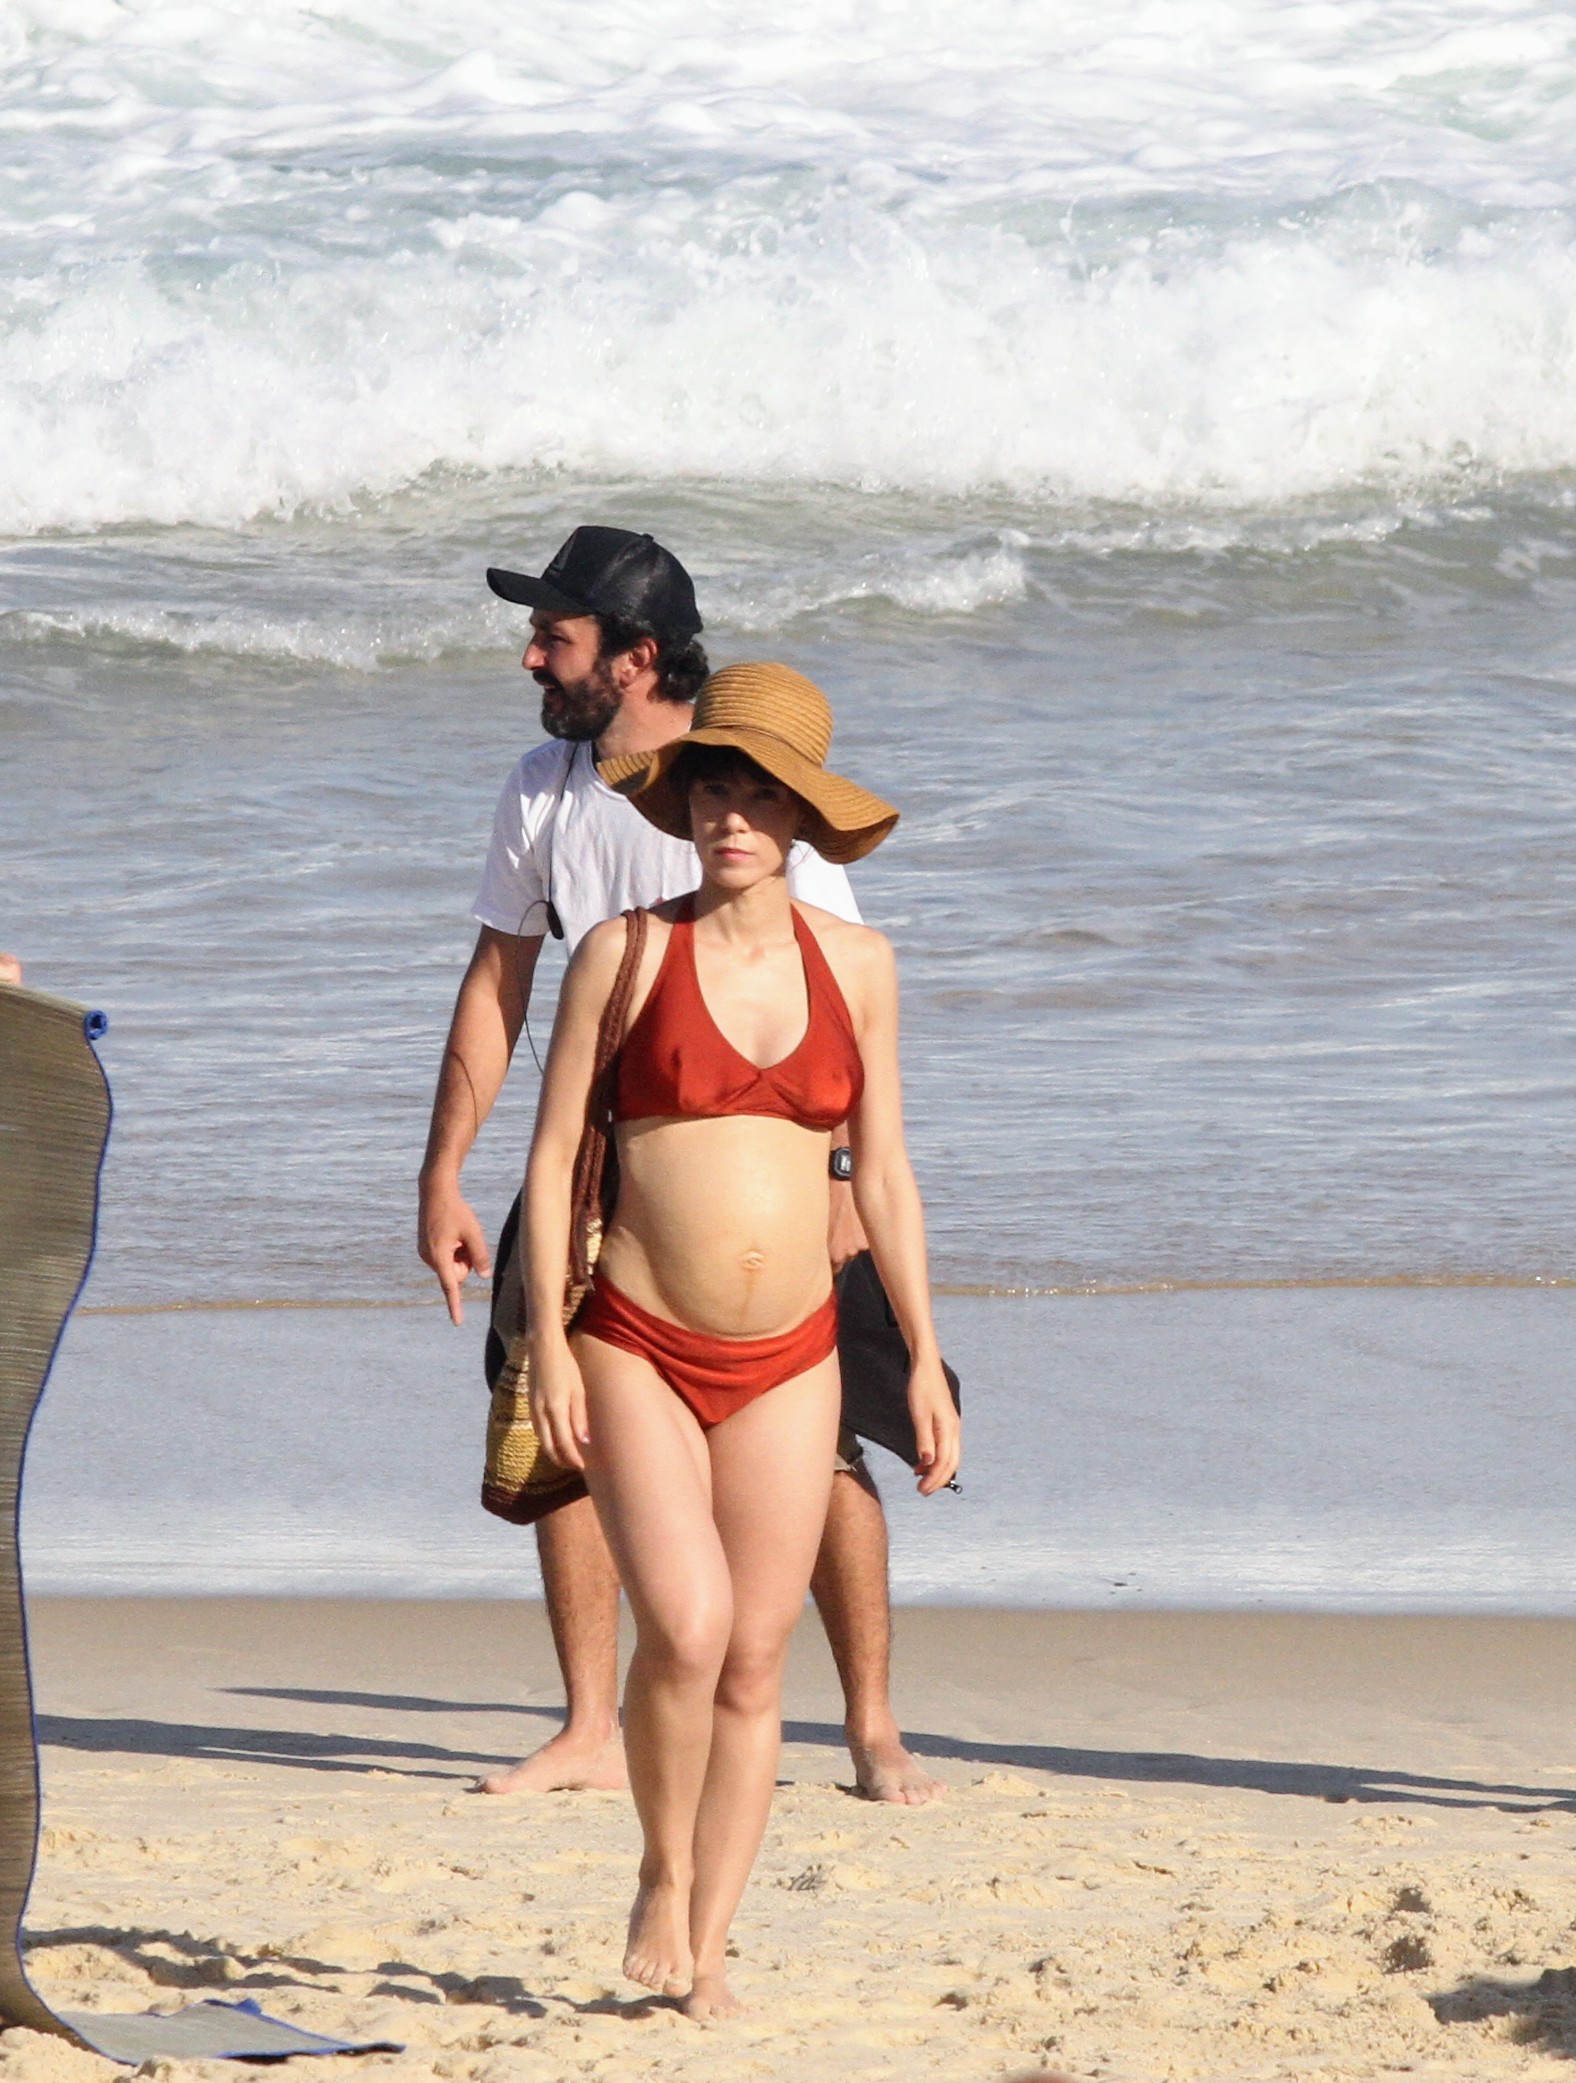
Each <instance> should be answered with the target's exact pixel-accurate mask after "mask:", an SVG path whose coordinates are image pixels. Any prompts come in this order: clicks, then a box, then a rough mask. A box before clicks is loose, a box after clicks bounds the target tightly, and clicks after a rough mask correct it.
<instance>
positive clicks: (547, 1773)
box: [475, 1729, 629, 1794]
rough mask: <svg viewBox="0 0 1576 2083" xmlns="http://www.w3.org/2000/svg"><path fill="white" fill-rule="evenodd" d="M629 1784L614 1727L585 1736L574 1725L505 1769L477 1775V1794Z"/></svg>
mask: <svg viewBox="0 0 1576 2083" xmlns="http://www.w3.org/2000/svg"><path fill="white" fill-rule="evenodd" d="M628 1784H629V1773H628V1771H627V1770H626V1769H625V1765H624V1737H623V1733H622V1731H620V1730H618V1729H615V1730H614V1731H613V1733H612V1735H611V1736H603V1737H602V1738H600V1740H598V1739H597V1738H595V1737H592V1738H587V1737H585V1736H583V1735H581V1734H580V1733H579V1732H578V1730H575V1729H560V1731H559V1732H558V1734H557V1735H556V1736H554V1737H552V1738H551V1739H550V1741H548V1742H546V1743H544V1744H543V1745H542V1747H541V1749H540V1750H533V1751H532V1753H531V1755H530V1756H529V1757H528V1758H522V1759H521V1760H520V1762H519V1764H518V1765H511V1766H510V1767H509V1769H508V1770H507V1771H506V1772H489V1773H488V1775H487V1777H486V1778H485V1779H478V1780H477V1782H476V1787H475V1791H476V1792H477V1793H478V1794H557V1793H565V1792H570V1791H575V1792H579V1791H580V1790H582V1789H584V1788H587V1787H605V1788H609V1789H618V1788H620V1787H626V1786H628Z"/></svg>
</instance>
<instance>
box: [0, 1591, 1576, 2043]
mask: <svg viewBox="0 0 1576 2083" xmlns="http://www.w3.org/2000/svg"><path fill="white" fill-rule="evenodd" d="M33 1618H34V1647H35V1658H36V1664H37V1676H38V1697H39V1710H40V1718H41V1733H42V1736H43V1740H44V1771H45V1782H46V1816H45V1820H46V1834H45V1840H44V1847H43V1852H42V1856H41V1861H40V1871H39V1876H38V1880H37V1883H36V1886H35V1891H34V1895H33V1899H32V1904H31V1909H30V1914H29V1918H28V1925H29V1931H30V1933H31V1939H32V1954H31V1958H32V1967H33V1972H34V1974H35V1976H36V1978H37V1980H38V1981H39V1983H40V1985H41V1986H42V1987H43V1988H44V1989H45V1990H46V1992H48V1993H49V1994H50V1995H51V1996H52V1997H53V1998H55V1999H57V2000H58V2001H60V2002H62V2003H68V2004H74V2005H78V2006H81V2007H83V2008H94V2009H102V2010H130V2009H142V2008H147V2007H158V2008H177V2007H179V2006H180V2005H181V2004H182V2003H185V2002H190V2001H193V2000H197V1999H199V1998H201V1997H202V1996H204V1995H220V1996H238V1995H241V1994H250V1995H252V1996H254V1997H256V1998H257V1999H258V2000H259V2001H260V2002H261V2003H262V2005H263V2007H264V2008H265V2009H267V2010H269V2011H271V2012H272V2013H274V2014H275V2015H277V2016H280V2017H284V2018H289V2019H294V2020H299V2021H300V2022H302V2023H304V2024H308V2025H311V2026H313V2027H315V2028H317V2029H318V2030H321V2031H324V2032H328V2033H333V2034H337V2035H343V2036H346V2037H358V2038H368V2039H370V2038H390V2039H396V2040H399V2041H402V2042H403V2043H405V2046H406V2048H407V2051H406V2052H405V2053H404V2054H403V2055H398V2056H390V2055H379V2056H371V2057H368V2058H367V2062H366V2066H367V2067H368V2069H369V2070H372V2069H375V2070H376V2071H377V2072H378V2073H379V2074H388V2075H390V2076H400V2077H406V2076H409V2077H417V2076H423V2077H425V2076H432V2075H437V2076H443V2077H454V2078H476V2079H480V2083H492V2079H497V2083H505V2079H508V2083H514V2079H519V2083H538V2079H539V2083H558V2079H560V2078H567V2077H582V2076H585V2077H626V2076H631V2075H640V2076H642V2077H646V2076H652V2077H656V2076H661V2077H672V2078H681V2079H684V2083H711V2079H717V2083H722V2079H727V2083H734V2079H737V2078H741V2077H761V2078H766V2079H776V2078H782V2079H787V2078H789V2077H793V2078H796V2079H797V2078H804V2077H815V2078H820V2077H825V2076H833V2075H836V2076H839V2077H847V2078H854V2077H870V2078H877V2077H882V2078H885V2077H892V2078H897V2077H903V2078H913V2077H935V2078H946V2079H959V2083H962V2079H965V2078H976V2077H977V2078H985V2079H1001V2078H1005V2077H1009V2076H1017V2075H1023V2074H1035V2073H1039V2072H1041V2071H1045V2070H1049V2071H1062V2072H1065V2073H1068V2074H1071V2075H1072V2076H1074V2077H1078V2078H1091V2079H1092V2078H1096V2077H1100V2078H1120V2079H1124V2083H1159V2079H1177V2083H1180V2079H1184V2078H1187V2079H1191V2078H1198V2079H1204V2078H1208V2079H1210V2083H1238V2079H1240V2083H1270V2079H1272V2078H1281V2077H1286V2078H1294V2077H1295V2078H1299V2079H1313V2078H1329V2079H1331V2083H1333V2079H1335V2078H1340V2079H1341V2083H1356V2079H1360V2078H1368V2077H1379V2076H1387V2075H1391V2074H1395V2073H1411V2074H1415V2075H1420V2076H1451V2077H1461V2078H1471V2079H1474V2083H1476V2079H1482V2078H1488V2077H1498V2076H1507V2077H1508V2076H1515V2077H1528V2078H1532V2077H1541V2076H1545V2075H1546V2076H1549V2077H1555V2076H1561V2075H1566V2074H1568V2073H1569V2068H1568V2063H1569V2060H1570V2058H1571V2056H1572V2055H1573V2054H1576V1928H1573V1926H1576V1873H1573V1869H1572V1860H1571V1851H1572V1840H1573V1838H1576V1749H1573V1739H1572V1737H1571V1735H1570V1728H1571V1720H1572V1710H1573V1708H1576V1654H1573V1652H1576V1623H1573V1622H1570V1621H1560V1620H1522V1621H1516V1620H1504V1619H1460V1620H1450V1619H1437V1618H1432V1619H1399V1618H1398V1619H1373V1618H1367V1619H1361V1620H1353V1619H1340V1618H1323V1617H1317V1616H1309V1615H1295V1616H1284V1615H1268V1614H1260V1615H1244V1614H1233V1615H1229V1616H1218V1615H1215V1616H1212V1615H1193V1614H1140V1613H1110V1614H1097V1615H1089V1614H1079V1613H1067V1612H1052V1613H1045V1612H1039V1613H1035V1612H1005V1611H978V1610H964V1609H950V1610H949V1609H935V1608H931V1609H907V1610H904V1611H902V1612H900V1614H899V1616H898V1624H899V1644H898V1694H899V1701H900V1705H901V1709H902V1711H903V1712H904V1714H905V1716H906V1719H907V1723H908V1726H909V1727H910V1728H911V1729H912V1730H913V1731H914V1732H915V1740H916V1743H917V1745H918V1747H920V1748H921V1749H923V1750H924V1752H925V1753H926V1755H927V1756H928V1757H930V1758H932V1759H934V1760H935V1763H936V1766H937V1769H938V1770H939V1771H940V1772H941V1773H942V1774H943V1775H944V1776H945V1777H946V1779H947V1780H948V1782H949V1784H950V1787H951V1794H950V1798H949V1799H948V1800H947V1801H946V1802H945V1803H943V1804H939V1805H937V1806H935V1807H933V1808H929V1809H925V1810H908V1811H901V1812H900V1811H896V1810H891V1809H880V1808H875V1807H872V1806H869V1805H868V1804H866V1803H864V1802H862V1801H860V1800H858V1799H857V1798H855V1797H854V1796H853V1795H852V1794H851V1793H850V1791H849V1788H848V1781H849V1771H848V1762H847V1758H846V1755H845V1753H844V1752H843V1751H842V1749H841V1747H840V1744H839V1741H838V1730H837V1726H836V1716H837V1711H838V1707H837V1692H836V1686H835V1681H834V1679H833V1675H832V1672H831V1668H830V1663H829V1660H828V1658H827V1656H826V1652H825V1648H824V1644H823V1643H822V1640H821V1637H820V1634H819V1631H818V1629H817V1628H816V1626H815V1624H814V1622H813V1621H807V1623H806V1624H805V1625H804V1626H803V1627H802V1628H801V1630H800V1633H799V1636H798V1639H797V1641H796V1644H795V1655H794V1661H793V1665H792V1670H791V1677H790V1686H789V1697H788V1714H789V1717H790V1719H789V1724H788V1737H789V1741H788V1744H787V1747H786V1750H785V1752H784V1758H783V1766H782V1772H781V1779H782V1785H781V1789H780V1792H779V1795H778V1799H777V1803H776V1807H775V1811H774V1814H773V1817H772V1821H771V1825H770V1828H769V1830H768V1833H767V1839H766V1845H765V1849H764V1851H763V1854H762V1857H761V1861H760V1864H759V1867H758V1869H757V1873H756V1877H755V1880H754V1883H753V1885H752V1887H751V1889H750V1892H749V1894H748V1895H747V1897H746V1899H745V1904H744V1908H743V1911H742V1914H741V1916H740V1919H739V1922H738V1924H737V1926H736V1935H737V1940H738V1946H739V1953H740V1959H739V1963H738V1970H737V1973H738V1982H739V1986H740V1988H741V1991H742V1993H743V1994H744V1995H745V1997H746V1999H747V2001H748V2002H749V2003H750V2004H751V2006H752V2015H751V2016H750V2017H749V2018H748V2019H747V2020H746V2021H744V2022H742V2023H738V2024H735V2025H730V2026H725V2027H721V2026H711V2027H702V2026H697V2025H694V2024H692V2023H690V2022H689V2021H688V2020H686V2019H684V2018H682V2017H680V2016H679V2015H678V2014H677V2013H676V2012H675V2011H674V2010H673V2009H672V2008H671V2007H670V2006H668V2005H665V2004H662V2003H659V2002H656V2001H652V2000H650V1999H647V1998H644V1997H643V1996H642V1995H641V1993H640V1992H639V1991H638V1990H636V1989H635V1988H633V1987H632V1986H631V1985H630V1984H628V1983H626V1982H624V1981H622V1980H621V1979H620V1976H619V1972H618V1966H619V1952H620V1946H619V1938H620V1932H621V1927H622V1915H623V1912H624V1909H625V1908H626V1906H627V1902H628V1898H629V1894H630V1890H631V1883H632V1875H633V1867H634V1858H635V1850H636V1842H637V1837H636V1829H635V1820H634V1816H633V1814H632V1812H631V1810H630V1807H629V1804H628V1802H627V1800H626V1799H625V1798H623V1797H622V1796H618V1795H609V1794H594V1795H585V1794H579V1795H560V1796H553V1797H546V1798H536V1799H517V1800H511V1801H492V1800H487V1799H483V1798H481V1797H478V1796H476V1795H474V1794H471V1793H470V1792H469V1791H468V1790H467V1789H468V1786H469V1783H470V1781H471V1779H472V1778H473V1776H474V1775H475V1774H476V1773H477V1772H478V1771H480V1770H483V1769H485V1768H486V1767H487V1766H489V1765H491V1764H493V1763H494V1762H495V1761H497V1760H499V1759H503V1758H509V1757H513V1756H515V1755H517V1754H519V1752H520V1751H521V1750H523V1749H525V1748H528V1747H529V1746H530V1745H531V1744H532V1743H533V1742H535V1741H536V1740H537V1739H538V1738H539V1737H540V1735H541V1734H542V1732H543V1731H544V1730H546V1729H547V1728H548V1727H549V1726H550V1725H551V1721H552V1716H553V1706H554V1701H555V1693H554V1674H553V1668H552V1661H551V1653H550V1648H549V1645H548V1642H547V1636H546V1629H545V1625H544V1622H543V1616H542V1613H541V1610H540V1608H538V1607H536V1606H533V1605H526V1604H509V1603H503V1602H488V1603H482V1602H476V1603H459V1602H455V1603H426V1604H418V1603H403V1604H402V1603H398V1602H394V1601H372V1600H368V1601H361V1602H354V1601H330V1600H318V1601H307V1600H303V1601H291V1600H283V1599H280V1600H241V1599H210V1600H182V1601H175V1600H170V1601H160V1600H153V1599H146V1600H136V1599H126V1600H116V1601H111V1600H103V1601H94V1600H69V1599H54V1600H40V1601H37V1602H36V1604H35V1607H34V1614H33ZM210 2067H211V2069H212V2073H213V2074H214V2076H215V2077H218V2076H221V2075H224V2076H233V2074H234V2070H233V2067H231V2066H230V2065H228V2064H223V2063H215V2064H188V2065H182V2068H181V2071H180V2072H181V2073H182V2074H183V2075H185V2074H191V2075H193V2076H197V2075H199V2074H204V2073H206V2072H207V2070H208V2068H210ZM319 2070H321V2072H322V2074H323V2075H324V2076H325V2077H327V2076H328V2075H330V2074H332V2075H334V2076H336V2077H339V2078H343V2077H344V2076H346V2075H347V2074H348V2073H349V2071H348V2070H347V2068H346V2065H345V2064H344V2063H343V2062H327V2061H324V2062H313V2061H307V2062H303V2063H298V2064H296V2065H295V2067H294V2071H293V2073H295V2074H296V2075H298V2076H299V2077H301V2079H302V2083H308V2079H309V2078H310V2076H312V2075H314V2074H316V2073H318V2071H319ZM158 2072H159V2073H163V2072H165V2069H164V2065H160V2066H159V2069H158ZM171 2072H173V2070H171ZM110 2073H112V2069H111V2065H110V2064H109V2063H107V2062H103V2061H100V2060H99V2059H98V2058H97V2057H96V2056H92V2055H88V2054H85V2053H81V2052H79V2051H77V2050H74V2049H72V2048H70V2047H67V2046H65V2045H63V2044H60V2043H57V2042H51V2041H49V2040H47V2039H43V2038H41V2037H38V2036H36V2035H32V2034H28V2033H23V2032H10V2033H6V2034H5V2035H4V2036H3V2038H0V2075H3V2076H5V2077H8V2078H9V2077H14V2078H18V2079H21V2078H30V2079H37V2083H67V2079H76V2078H83V2079H87V2078H90V2077H95V2076H99V2075H106V2076H107V2075H109V2074H110Z"/></svg>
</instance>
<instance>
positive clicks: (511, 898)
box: [472, 738, 859, 954]
mask: <svg viewBox="0 0 1576 2083" xmlns="http://www.w3.org/2000/svg"><path fill="white" fill-rule="evenodd" d="M699 881H700V863H699V861H698V860H697V859H696V855H695V849H694V847H693V846H692V845H691V844H690V842H689V841H688V840H687V839H670V838H669V837H668V835H667V833H666V832H659V831H658V830H657V828H656V826H655V825H654V824H651V823H650V822H649V821H648V820H647V819H646V818H644V817H642V816H641V814H640V812H639V811H638V810H637V809H636V808H635V806H634V804H633V803H631V802H630V801H629V800H628V799H627V798H626V797H624V796H621V795H618V794H616V793H615V792H614V790H612V789H610V788H609V787H608V785H607V783H606V782H605V781H604V780H603V779H602V777H601V775H600V774H598V772H597V770H596V754H595V752H594V750H593V748H592V747H591V746H590V745H587V744H566V743H564V742H563V741H562V740H560V739H556V738H549V739H548V740H547V742H546V743H545V744H542V745H538V746H536V747H534V748H533V749H532V750H531V751H530V752H528V753H526V754H525V756H524V758H523V759H522V760H521V761H520V763H519V765H518V766H517V767H516V768H515V770H514V772H513V773H512V774H511V775H510V776H509V778H508V780H507V781H506V782H505V783H504V786H503V794H502V795H501V796H500V797H499V798H498V809H497V813H496V815H495V816H494V818H493V829H492V843H491V844H490V845H489V847H488V849H487V866H486V867H485V868H484V869H483V871H482V886H481V889H480V891H479V892H478V893H477V897H476V904H475V908H474V911H473V913H472V916H473V917H474V918H475V919H477V920H478V921H479V922H480V924H482V925H484V926H491V927H493V928H494V929H495V931H497V932H499V933H518V934H520V935H522V936H526V935H533V934H538V933H545V932H546V931H547V930H548V927H547V900H548V898H549V896H551V898H552V901H553V905H554V907H555V909H556V910H557V912H558V917H559V920H560V922H561V923H562V925H563V929H564V944H565V947H566V949H567V951H568V952H569V953H570V954H573V953H574V951H575V948H576V947H577V946H578V945H579V943H580V941H581V940H582V939H584V937H585V935H586V934H587V933H589V932H590V930H591V928H592V927H593V926H595V925H598V924H600V922H601V921H602V920H603V919H610V918H616V917H617V915H618V914H619V913H620V912H621V911H628V910H629V909H630V907H631V906H632V905H637V904H660V903H662V902H663V900H664V899H665V898H668V897H682V896H683V895H684V893H685V891H686V890H692V889H694V888H695V887H696V885H697V884H698V883H699ZM788 887H789V889H790V890H791V891H792V892H793V894H794V896H796V897H798V898H799V899H801V901H802V902H804V903H806V904H818V905H820V907H821V908H822V910H823V911H830V912H835V913H836V915H837V916H838V918H842V919H851V920H853V921H854V922H855V923H856V924H857V923H858V920H859V907H858V905H857V904H856V903H855V902H854V893H853V891H852V890H851V889H850V888H849V885H848V877H847V875H846V874H845V873H844V871H843V870H842V869H841V868H838V867H835V866H834V865H833V864H832V862H830V861H827V860H823V859H822V858H821V856H820V854H818V853H817V852H816V851H815V849H814V848H813V847H811V846H807V845H806V844H805V843H804V841H803V840H801V841H800V842H799V843H798V845H796V846H795V847H794V849H793V852H792V853H791V854H790V855H789V856H788Z"/></svg>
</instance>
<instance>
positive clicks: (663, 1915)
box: [624, 1881, 694, 1996]
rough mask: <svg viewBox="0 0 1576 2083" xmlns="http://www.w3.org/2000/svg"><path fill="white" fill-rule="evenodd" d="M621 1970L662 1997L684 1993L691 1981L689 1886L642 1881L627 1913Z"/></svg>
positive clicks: (685, 1993)
mask: <svg viewBox="0 0 1576 2083" xmlns="http://www.w3.org/2000/svg"><path fill="white" fill-rule="evenodd" d="M624 1972H625V1974H627V1975H628V1976H629V1979H630V1980H631V1981H632V1982H640V1983H643V1984H644V1986H645V1987H646V1988H648V1989H655V1990H657V1991H658V1992H659V1993H660V1994H661V1995H663V1996H686V1995H688V1994H689V1991H690V1986H691V1984H692V1982H693V1981H694V1971H693V1968H692V1965H691V1961H690V1943H689V1889H688V1887H686V1886H681V1885H680V1884H679V1883H678V1882H677V1881H650V1882H647V1881H642V1882H641V1884H640V1889H639V1892H638V1893H637V1894H636V1896H635V1906H634V1908H633V1909H632V1910H631V1911H630V1913H629V1943H628V1945H627V1946H626V1947H625V1948H624Z"/></svg>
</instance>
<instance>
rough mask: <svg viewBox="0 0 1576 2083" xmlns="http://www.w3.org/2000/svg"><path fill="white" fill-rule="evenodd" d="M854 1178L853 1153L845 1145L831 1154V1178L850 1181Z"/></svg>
mask: <svg viewBox="0 0 1576 2083" xmlns="http://www.w3.org/2000/svg"><path fill="white" fill-rule="evenodd" d="M853 1176H854V1153H853V1151H852V1150H850V1149H849V1147H848V1145H847V1144H846V1143H844V1144H842V1145H841V1146H840V1147H839V1148H838V1149H836V1150H834V1151H833V1152H832V1177H833V1178H834V1179H852V1177H853Z"/></svg>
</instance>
